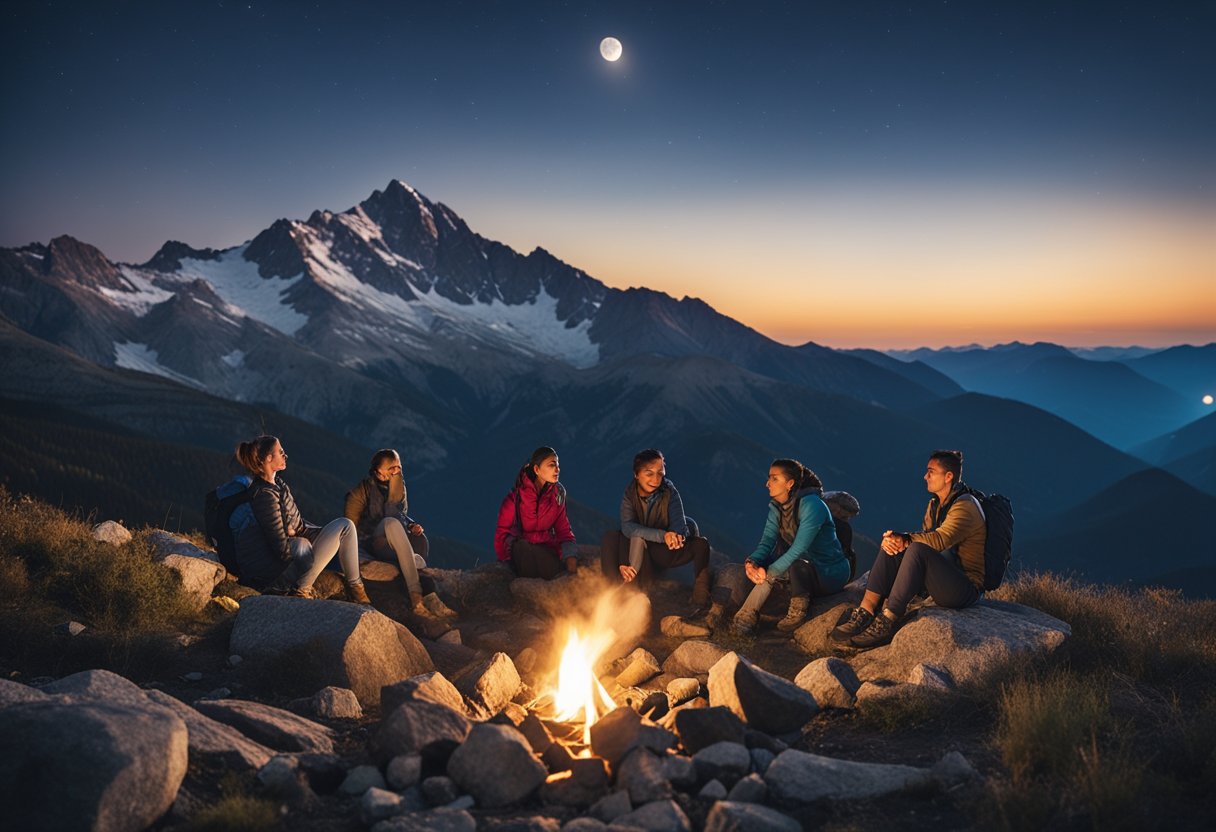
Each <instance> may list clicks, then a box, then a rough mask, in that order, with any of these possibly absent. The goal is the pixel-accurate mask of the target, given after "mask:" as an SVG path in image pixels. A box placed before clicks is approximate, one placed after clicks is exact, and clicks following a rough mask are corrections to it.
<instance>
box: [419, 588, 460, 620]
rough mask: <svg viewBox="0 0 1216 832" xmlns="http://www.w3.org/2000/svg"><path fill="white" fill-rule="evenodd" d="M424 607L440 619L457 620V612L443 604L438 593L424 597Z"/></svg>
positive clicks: (431, 593) (430, 593)
mask: <svg viewBox="0 0 1216 832" xmlns="http://www.w3.org/2000/svg"><path fill="white" fill-rule="evenodd" d="M422 605H423V606H424V607H426V608H427V609H428V610H430V611H431V614H432V615H435V616H437V617H439V618H456V617H457V615H456V610H454V609H452V608H451V607H449V606H448V605H447V604H445V603H443V599H442V598H440V597H439V593H437V592H429V593H427V594H426V595H423V596H422Z"/></svg>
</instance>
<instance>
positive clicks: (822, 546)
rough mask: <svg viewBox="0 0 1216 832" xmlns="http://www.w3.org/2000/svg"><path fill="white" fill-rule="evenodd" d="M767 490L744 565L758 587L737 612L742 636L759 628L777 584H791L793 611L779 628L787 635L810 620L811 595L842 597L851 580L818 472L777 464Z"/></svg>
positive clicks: (793, 464) (786, 462) (788, 461)
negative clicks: (758, 530) (763, 515)
mask: <svg viewBox="0 0 1216 832" xmlns="http://www.w3.org/2000/svg"><path fill="white" fill-rule="evenodd" d="M767 485H768V494H769V497H770V498H771V499H770V500H769V509H768V520H767V521H766V522H765V524H764V533H763V534H762V535H760V542H759V543H758V544H757V545H756V550H755V551H754V552H752V553H751V554H750V555H748V556H747V560H746V561H745V562H744V564H743V567H744V569H745V570H746V572H747V577H748V579H749V580H751V582H752V583H753V584H755V586H754V587H752V591H751V593H750V594H749V595H748V596H747V600H746V601H744V602H743V606H742V607H740V608H739V611H738V612H737V613H735V618H734V622H733V624H732V629H733V630H734V631H735V633H737V634H739V635H746V634H748V633H750V632H751V631H752V630H754V629H755V627H756V621H757V619H758V618H759V616H760V608H761V607H762V606H764V602H765V601H766V600H768V596H769V593H771V592H772V590H773V584H774V583H776V582H777V581H782V580H786V579H788V580H789V583H790V606H789V611H788V612H787V613H786V616H785V618H783V619H781V621H780V622H778V624H777V629H778V630H781V631H782V632H787V633H788V632H793V631H794V630H795V629H797V627H798V625H799V624H801V623H802V620H803V619H804V618H806V611H807V609H808V607H809V606H810V603H811V598H812V596H815V595H831V594H832V593H834V592H839V591H840V590H841V589H842V588H844V585H845V584H846V583H847V582H848V580H849V562H848V560H847V559H846V558H845V556H844V550H843V549H842V548H841V546H840V540H839V539H838V538H837V537H836V524H835V523H834V522H833V520H832V513H831V511H829V510H828V507H827V504H826V503H824V501H823V498H822V496H821V495H822V494H823V483H822V482H820V480H819V477H817V476H816V475H815V472H814V471H812V470H810V469H809V468H807V467H806V466H805V465H803V464H802V463H801V462H799V461H798V460H796V459H774V460H773V464H772V465H771V466H769V469H768V482H767Z"/></svg>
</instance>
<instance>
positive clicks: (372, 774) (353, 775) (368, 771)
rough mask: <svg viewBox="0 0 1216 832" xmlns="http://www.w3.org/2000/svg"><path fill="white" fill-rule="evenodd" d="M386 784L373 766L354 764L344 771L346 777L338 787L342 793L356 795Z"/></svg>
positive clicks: (378, 770) (381, 787) (380, 787)
mask: <svg viewBox="0 0 1216 832" xmlns="http://www.w3.org/2000/svg"><path fill="white" fill-rule="evenodd" d="M385 785H387V784H386V783H385V782H384V778H383V777H382V776H381V775H380V769H378V768H376V767H375V766H355V767H354V768H352V769H351V770H350V771H348V772H347V773H346V779H345V780H343V781H342V785H341V786H339V787H338V791H339V792H340V793H342V794H348V795H351V796H352V797H358V796H359V795H361V794H363V793H364V792H366V791H367V790H368V789H383V788H384V787H385Z"/></svg>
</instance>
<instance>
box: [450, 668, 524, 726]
mask: <svg viewBox="0 0 1216 832" xmlns="http://www.w3.org/2000/svg"><path fill="white" fill-rule="evenodd" d="M519 685H520V680H519V673H518V672H517V671H516V670H515V664H514V663H513V662H512V661H511V657H510V656H508V655H507V654H506V653H495V654H494V655H493V656H491V657H490V658H488V659H485V660H484V661H482V662H479V663H477V664H475V665H473V666H472V667H470V668H469V669H468V670H467V671H465V672H464V673H463V674H462V675H461V676H460V677H459V678H457V679H456V689H457V690H459V691H460V692H461V693H463V694H464V696H465V698H466V699H467V700H468V702H469V711H470V713H472V714H473V716H474V717H475V718H479V719H489V718H490V717H492V716H494V714H496V713H498V712H499V711H500V710H502V708H503V706H504V705H506V704H507V703H508V702H510V701H511V700H512V699H513V698H514V697H515V693H516V691H518V690H519Z"/></svg>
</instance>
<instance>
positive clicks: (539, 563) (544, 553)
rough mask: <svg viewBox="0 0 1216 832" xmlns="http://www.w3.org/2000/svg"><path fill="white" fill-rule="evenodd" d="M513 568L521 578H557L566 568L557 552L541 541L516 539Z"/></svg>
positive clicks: (512, 557) (512, 560)
mask: <svg viewBox="0 0 1216 832" xmlns="http://www.w3.org/2000/svg"><path fill="white" fill-rule="evenodd" d="M511 568H512V569H514V570H515V574H516V575H518V576H519V577H521V578H544V579H545V580H546V581H548V580H550V579H552V578H556V577H557V576H558V575H560V574H561V573H562V572H563V571H564V570H563V569H562V560H561V558H560V557H558V555H557V552H555V551H553V550H552V549H550V548H549V547H548V546H541V545H540V544H539V543H529V542H528V541H526V540H516V541H515V542H514V543H512V544H511Z"/></svg>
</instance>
